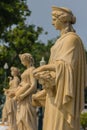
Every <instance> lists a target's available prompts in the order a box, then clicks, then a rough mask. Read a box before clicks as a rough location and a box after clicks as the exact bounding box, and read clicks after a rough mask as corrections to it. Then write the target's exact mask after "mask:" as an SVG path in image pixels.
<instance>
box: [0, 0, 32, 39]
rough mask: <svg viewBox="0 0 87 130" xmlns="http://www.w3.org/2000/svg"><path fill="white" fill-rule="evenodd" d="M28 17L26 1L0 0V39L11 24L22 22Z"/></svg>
mask: <svg viewBox="0 0 87 130" xmlns="http://www.w3.org/2000/svg"><path fill="white" fill-rule="evenodd" d="M28 15H30V11H29V9H28V6H27V5H26V0H1V1H0V37H1V36H2V35H3V33H4V32H5V31H7V30H8V28H9V27H11V26H12V25H13V24H15V25H17V24H18V23H20V22H24V20H25V19H26V16H28Z"/></svg>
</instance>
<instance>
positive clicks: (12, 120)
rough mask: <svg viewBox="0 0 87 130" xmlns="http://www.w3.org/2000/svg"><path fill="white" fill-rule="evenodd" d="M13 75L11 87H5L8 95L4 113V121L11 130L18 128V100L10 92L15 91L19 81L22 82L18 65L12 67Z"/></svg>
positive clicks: (10, 81)
mask: <svg viewBox="0 0 87 130" xmlns="http://www.w3.org/2000/svg"><path fill="white" fill-rule="evenodd" d="M11 76H12V77H8V78H9V89H4V93H5V95H6V102H5V105H4V108H3V113H2V123H3V124H4V123H5V122H7V125H9V129H10V130H17V125H16V111H17V102H16V101H14V100H13V99H12V98H11V96H10V94H11V93H13V92H15V91H16V89H17V87H18V85H19V83H20V78H19V76H20V73H19V69H18V68H16V67H11Z"/></svg>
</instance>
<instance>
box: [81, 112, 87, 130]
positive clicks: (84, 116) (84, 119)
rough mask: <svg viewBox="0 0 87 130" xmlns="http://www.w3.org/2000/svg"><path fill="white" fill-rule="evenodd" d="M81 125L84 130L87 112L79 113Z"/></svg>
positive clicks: (86, 125) (86, 123)
mask: <svg viewBox="0 0 87 130" xmlns="http://www.w3.org/2000/svg"><path fill="white" fill-rule="evenodd" d="M80 122H81V126H82V128H83V129H84V130H86V127H87V112H84V113H82V114H81V117H80Z"/></svg>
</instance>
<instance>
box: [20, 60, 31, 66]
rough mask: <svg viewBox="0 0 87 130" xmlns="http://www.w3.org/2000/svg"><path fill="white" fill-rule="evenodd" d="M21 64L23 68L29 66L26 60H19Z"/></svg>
mask: <svg viewBox="0 0 87 130" xmlns="http://www.w3.org/2000/svg"><path fill="white" fill-rule="evenodd" d="M21 63H22V64H23V65H24V66H28V65H29V61H28V60H26V59H21Z"/></svg>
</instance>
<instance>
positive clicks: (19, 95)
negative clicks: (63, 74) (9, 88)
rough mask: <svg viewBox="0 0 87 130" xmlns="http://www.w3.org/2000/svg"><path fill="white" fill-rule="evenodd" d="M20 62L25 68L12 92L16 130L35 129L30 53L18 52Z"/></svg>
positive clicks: (33, 83) (32, 61)
mask: <svg viewBox="0 0 87 130" xmlns="http://www.w3.org/2000/svg"><path fill="white" fill-rule="evenodd" d="M19 58H20V60H21V63H22V64H23V65H24V66H25V67H26V68H27V69H26V70H25V71H24V72H23V73H22V74H21V82H20V84H19V86H18V89H17V90H16V91H15V93H14V97H13V99H14V100H17V102H18V104H17V126H18V130H37V115H36V108H35V107H33V106H32V94H34V93H35V92H36V90H37V81H36V79H35V78H34V76H33V70H34V69H35V67H34V59H33V57H32V55H31V54H29V53H24V54H20V55H19Z"/></svg>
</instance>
